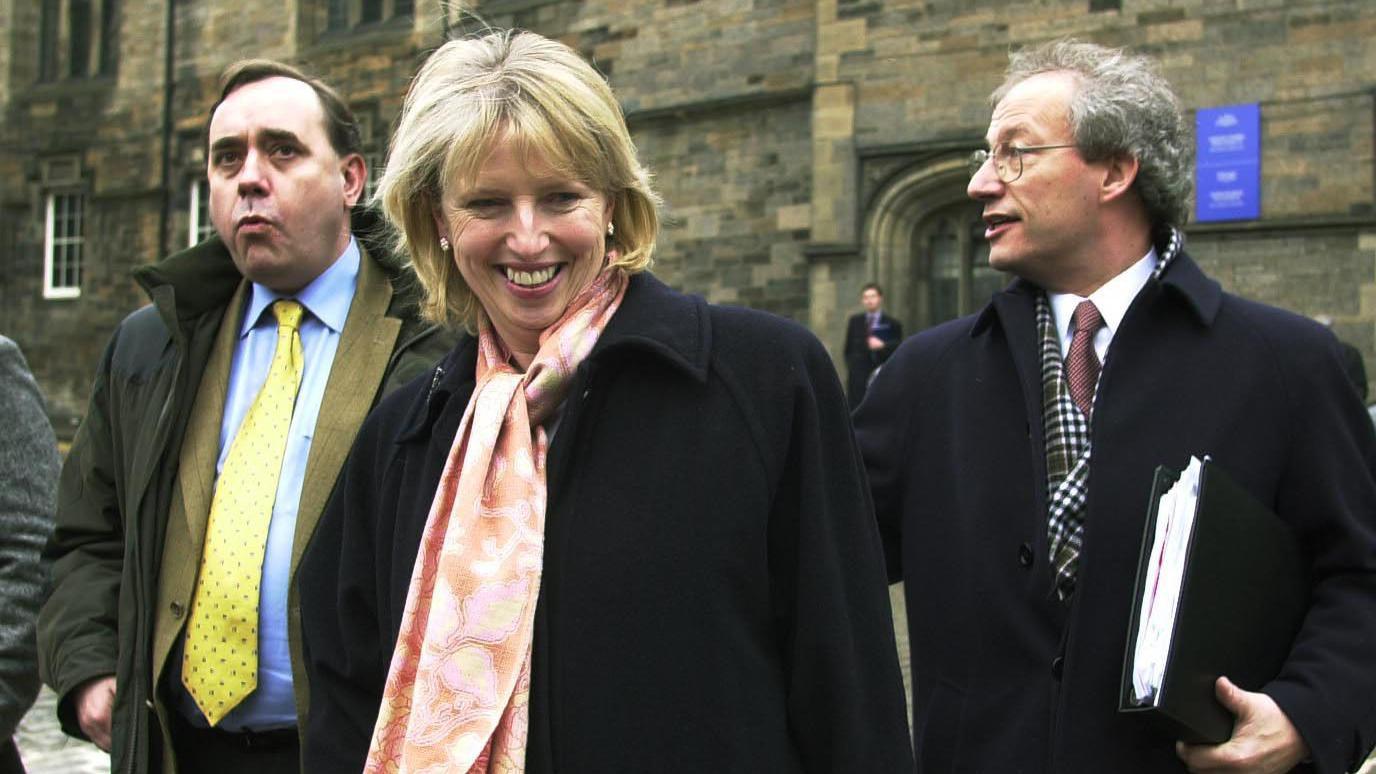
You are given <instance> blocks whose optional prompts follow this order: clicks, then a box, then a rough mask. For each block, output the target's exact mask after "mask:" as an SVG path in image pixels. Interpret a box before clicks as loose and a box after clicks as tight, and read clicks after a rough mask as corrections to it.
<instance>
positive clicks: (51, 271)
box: [43, 192, 85, 298]
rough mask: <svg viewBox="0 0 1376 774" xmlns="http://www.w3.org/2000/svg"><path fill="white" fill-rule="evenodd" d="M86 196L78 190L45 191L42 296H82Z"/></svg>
mask: <svg viewBox="0 0 1376 774" xmlns="http://www.w3.org/2000/svg"><path fill="white" fill-rule="evenodd" d="M84 206H85V196H83V195H82V194H80V193H71V192H68V193H56V192H55V193H50V194H48V208H47V209H48V211H47V216H46V218H45V225H44V229H43V297H44V298H76V297H77V296H79V295H81V253H82V246H83V242H84V238H83V236H82V216H83V212H82V210H83V208H84Z"/></svg>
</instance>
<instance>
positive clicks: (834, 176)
mask: <svg viewBox="0 0 1376 774" xmlns="http://www.w3.org/2000/svg"><path fill="white" fill-rule="evenodd" d="M38 5H39V4H37V3H26V2H21V1H20V0H0V30H5V32H4V33H0V35H3V37H0V215H2V216H3V218H2V219H0V267H3V268H2V269H0V331H3V332H5V333H6V334H7V335H10V336H11V337H13V338H15V339H17V340H18V341H19V342H20V343H21V345H23V346H24V348H25V349H26V351H27V353H28V354H29V358H30V361H31V362H32V363H33V364H34V367H35V369H36V370H37V372H38V375H39V378H40V380H41V381H42V383H43V386H44V388H45V390H46V391H47V393H48V395H49V398H50V402H51V404H52V411H53V414H54V418H55V420H56V421H57V422H58V425H59V431H60V432H63V433H64V435H65V434H69V433H70V430H71V428H72V423H73V422H74V421H75V420H76V419H77V418H78V417H79V416H80V415H81V413H82V412H83V411H84V408H83V407H84V401H85V398H86V394H87V391H88V385H89V379H90V374H91V370H92V368H93V367H94V364H95V363H96V361H97V359H98V358H99V355H100V352H101V350H102V348H103V346H104V342H105V340H106V337H107V336H108V334H109V331H110V330H111V328H112V327H113V326H114V324H115V323H116V322H117V321H118V320H119V319H120V318H121V317H122V316H123V315H125V314H127V313H128V312H129V311H131V310H132V309H134V308H135V307H136V306H138V305H139V304H140V303H142V301H143V299H142V295H141V293H140V292H139V291H138V290H137V289H136V288H135V287H134V286H133V284H132V283H131V282H130V281H129V279H128V272H129V269H130V268H132V267H134V266H136V265H139V264H141V263H146V262H149V261H152V260H155V259H156V258H157V257H158V256H157V254H158V252H159V245H160V243H165V244H166V245H168V246H169V247H170V248H177V247H180V246H181V245H183V244H185V242H186V231H187V228H188V215H187V210H188V207H189V203H190V199H189V191H190V186H191V183H192V182H193V181H194V180H195V179H196V178H197V176H198V175H200V174H201V172H200V170H201V166H202V165H203V163H204V160H203V156H202V151H201V148H200V145H201V135H200V132H201V129H202V126H203V124H204V120H205V111H206V109H207V108H208V107H209V104H210V103H211V101H213V98H214V96H215V79H216V76H217V75H218V73H219V71H220V70H221V69H222V68H223V67H224V66H225V65H226V64H228V63H229V62H231V61H233V60H234V59H237V58H239V57H241V56H247V55H255V56H270V57H278V58H284V59H289V60H293V61H299V62H302V63H304V64H306V65H307V66H308V67H310V68H311V69H313V70H315V71H317V72H320V73H322V74H323V75H324V76H325V77H326V78H327V79H328V80H330V81H331V82H332V83H334V84H336V85H337V86H338V87H339V88H340V89H341V91H342V92H344V93H345V94H347V95H348V96H349V98H350V99H351V101H352V102H353V104H354V106H355V107H356V109H358V110H359V112H360V113H362V114H365V115H367V116H369V117H370V118H371V119H372V120H373V122H374V125H375V126H376V127H379V128H380V129H384V130H385V127H387V126H389V124H390V122H391V120H392V118H393V117H394V116H395V114H396V112H397V109H398V107H399V105H400V100H401V96H402V94H403V93H404V90H405V87H406V84H407V83H408V81H409V79H410V77H411V74H412V73H413V72H414V69H415V66H416V64H417V63H418V62H419V61H420V60H421V59H422V58H423V55H424V52H425V51H426V50H428V49H429V48H432V47H433V46H435V45H437V44H438V43H439V42H440V41H441V40H442V39H443V37H444V35H445V34H446V31H447V30H459V31H462V30H464V29H474V28H475V27H476V24H477V22H476V21H475V18H474V16H473V14H476V15H477V16H479V17H481V19H483V20H485V21H486V22H487V23H490V24H493V25H496V26H507V25H518V26H523V27H526V28H529V29H533V30H536V31H539V32H542V33H544V34H547V35H550V36H553V37H556V38H559V39H561V40H563V41H565V42H567V43H569V44H570V45H573V46H575V47H576V48H578V49H579V50H580V51H583V52H584V53H585V54H587V55H588V56H590V57H592V59H593V60H594V61H595V62H596V64H597V66H598V67H599V68H600V69H601V70H602V71H603V72H604V73H606V74H607V75H608V77H609V78H610V79H611V81H612V84H613V86H614V87H615V88H616V90H617V93H618V96H619V98H620V99H621V101H622V103H623V106H624V107H625V109H626V112H627V115H628V120H629V122H630V124H631V128H632V131H633V133H634V135H635V138H636V141H637V144H638V145H639V147H640V150H641V154H642V157H643V158H644V160H645V161H646V163H647V164H648V165H649V166H650V167H651V168H652V170H653V172H654V173H655V175H656V179H657V181H658V185H659V188H660V189H661V191H662V192H663V193H664V196H665V200H666V210H665V215H666V224H665V228H664V231H663V234H662V236H661V240H660V245H659V251H658V257H657V263H656V271H657V272H658V273H659V274H660V275H661V276H662V277H663V278H665V279H666V280H667V281H669V282H670V283H672V284H674V285H675V286H677V287H680V288H682V289H685V290H688V291H692V292H697V293H702V294H704V295H706V296H707V297H708V298H709V299H711V300H713V301H717V302H722V303H732V304H745V305H749V306H753V307H758V308H763V309H767V310H770V311H773V312H776V313H779V314H782V315H786V316H789V317H792V318H794V319H797V320H799V321H802V322H804V323H805V324H808V325H809V326H811V327H812V328H813V330H814V331H815V332H816V333H817V334H818V336H819V337H821V338H822V340H823V341H824V342H825V343H826V344H827V346H828V347H829V348H831V349H832V350H833V352H834V353H835V352H836V351H837V350H839V347H840V344H841V334H842V331H843V327H844V324H845V317H846V315H848V314H849V313H851V312H852V311H853V309H854V307H855V303H856V296H857V295H858V291H859V287H860V285H861V284H863V283H864V282H865V281H867V280H869V279H871V278H876V277H878V278H881V279H890V278H891V279H893V280H895V281H897V282H898V286H899V287H901V288H919V287H920V286H921V277H922V276H923V275H924V272H925V271H926V265H927V264H926V261H927V257H926V256H924V255H923V254H922V252H921V243H920V240H916V239H914V238H913V237H912V234H914V233H916V232H917V231H918V230H920V229H921V228H922V226H923V223H924V216H925V215H926V214H927V213H930V212H933V211H935V209H937V208H939V207H941V206H943V205H945V204H950V203H951V202H958V201H960V199H961V197H962V190H963V182H962V181H961V179H960V172H959V158H960V156H961V155H962V154H964V153H968V151H969V150H971V149H973V148H974V147H977V146H978V144H979V142H980V139H981V137H982V135H983V131H984V127H985V125H986V124H987V121H988V113H989V107H988V104H987V101H986V98H987V94H988V92H989V91H990V90H991V89H992V88H993V87H994V86H995V85H996V84H997V82H998V81H999V78H1000V72H1001V70H1002V68H1003V66H1004V64H1005V63H1006V52H1007V51H1008V50H1009V49H1010V48H1013V47H1016V46H1019V45H1024V44H1028V43H1036V42H1041V41H1043V40H1047V39H1050V38H1053V37H1058V36H1064V35H1073V36H1078V37H1081V38H1084V39H1089V40H1095V41H1099V42H1104V43H1109V44H1114V45H1127V46H1130V47H1133V48H1135V49H1138V50H1141V51H1145V52H1148V53H1151V54H1153V55H1155V56H1157V57H1159V58H1160V60H1161V62H1162V66H1163V68H1164V71H1165V73H1166V75H1167V76H1168V77H1169V78H1170V79H1171V80H1172V82H1173V83H1175V84H1176V86H1177V88H1178V89H1179V91H1180V94H1181V98H1182V101H1183V103H1184V105H1185V107H1186V108H1187V109H1190V110H1193V109H1195V108H1198V107H1206V106H1214V105H1223V104H1231V103H1236V102H1250V101H1259V102H1261V103H1262V122H1263V133H1264V143H1263V149H1264V155H1263V159H1262V165H1263V205H1262V206H1263V219H1262V221H1261V223H1260V224H1255V225H1252V226H1246V227H1238V226H1222V227H1219V226H1210V227H1207V228H1205V227H1191V233H1190V241H1189V244H1190V246H1191V249H1192V251H1193V252H1194V253H1195V255H1196V256H1197V257H1199V259H1200V260H1201V262H1203V263H1204V264H1205V266H1206V268H1207V269H1208V270H1209V271H1211V272H1212V273H1214V275H1215V276H1217V277H1218V278H1219V279H1220V281H1222V282H1223V284H1224V285H1225V287H1227V288H1229V289H1231V290H1234V291H1237V292H1240V293H1243V294H1244V295H1248V296H1251V297H1254V298H1258V299H1260V300H1263V301H1266V302H1269V303H1275V304H1278V305H1281V306H1284V307H1287V308H1290V309H1293V310H1295V311H1298V312H1300V313H1303V314H1307V315H1315V314H1327V315H1330V316H1332V317H1334V318H1335V320H1336V321H1337V322H1336V325H1335V329H1336V331H1337V332H1338V333H1339V334H1340V335H1341V336H1343V337H1344V338H1346V339H1348V340H1350V341H1352V342H1353V343H1355V344H1356V345H1357V346H1358V347H1360V348H1361V349H1362V351H1363V352H1364V353H1365V354H1366V355H1367V357H1368V359H1369V360H1372V358H1376V190H1374V189H1373V178H1374V172H1373V162H1372V158H1373V133H1374V132H1376V126H1373V115H1376V104H1373V97H1372V95H1373V93H1376V82H1374V81H1373V79H1372V78H1373V76H1372V75H1371V73H1376V6H1372V5H1371V4H1370V3H1366V2H1361V1H1360V0H1347V1H1345V2H1315V3H1308V4H1305V5H1304V6H1303V7H1293V6H1294V4H1287V3H1284V2H1281V1H1280V0H1234V1H1231V2H1209V1H1207V0H1182V1H1181V2H1174V3H1170V4H1163V3H1157V2H1146V1H1145V0H1144V1H1142V2H1133V1H1132V0H1122V2H1093V3H1091V2H1089V1H1088V0H1075V1H1073V2H1072V1H1068V0H1052V1H1051V2H1043V3H1035V4H1029V3H1019V4H1009V3H1004V2H995V1H994V0H623V1H621V2H612V1H611V0H582V1H581V2H575V1H574V0H486V2H479V3H463V4H462V6H463V7H464V8H465V9H466V11H465V12H464V14H460V13H458V12H457V11H455V9H456V8H457V7H458V6H459V4H454V3H445V4H444V6H443V7H444V8H447V9H448V11H445V10H442V6H441V3H440V1H439V0H417V2H416V3H415V14H414V16H412V17H407V18H398V19H392V20H389V21H385V22H382V23H378V24H372V25H368V26H366V27H360V28H357V29H353V30H349V31H344V32H323V28H324V20H325V8H326V3H325V2H323V0H274V2H267V1H266V0H246V1H245V2H242V3H228V2H224V1H223V0H181V1H180V2H178V3H176V4H175V14H174V22H173V27H172V32H173V37H174V40H175V42H174V46H173V56H172V76H173V84H172V86H173V88H172V89H171V94H172V97H171V106H170V115H169V118H170V125H171V130H172V131H171V138H170V144H169V147H168V148H167V155H168V157H169V158H170V167H169V168H168V170H166V174H164V169H163V157H164V142H163V121H164V81H163V72H164V60H165V55H166V41H167V38H168V35H167V32H168V31H167V29H166V26H165V19H166V12H167V4H166V0H156V1H155V0H122V2H120V3H119V5H120V8H121V14H122V15H121V20H120V32H119V41H120V43H119V63H118V69H117V72H116V74H114V75H113V76H106V77H96V78H87V79H78V80H60V81H58V82H56V83H49V84H39V83H36V79H37V48H36V40H37V37H38V36H37V30H38V26H39V19H38V12H37V10H36V9H37V7H38ZM1091 7H1094V8H1099V7H1107V8H1108V10H1103V11H1091V10H1090V9H1091ZM465 14H466V15H465ZM378 150H379V152H380V146H379V149H378ZM63 155H69V156H70V155H74V156H76V157H77V158H78V159H79V160H80V169H81V187H82V189H83V190H85V191H86V192H87V193H88V201H87V213H88V221H87V227H86V255H85V270H86V274H85V277H84V279H83V285H82V295H81V297H80V298H79V299H75V300H62V301H57V300H44V299H43V298H42V294H41V272H42V265H43V244H42V237H43V219H42V216H43V212H42V205H43V195H44V193H45V189H44V188H43V186H42V184H41V180H40V179H39V178H40V174H41V163H42V162H43V161H44V160H45V159H51V158H54V157H58V156H63ZM164 178H166V179H167V180H168V181H169V182H170V185H169V187H168V189H167V190H164V188H163V186H164V182H163V181H164ZM914 181H917V182H914ZM919 183H920V185H919ZM900 184H902V185H909V184H911V185H913V186H914V191H917V193H914V194H913V195H911V196H907V195H904V196H894V195H892V194H893V192H894V190H895V189H894V186H896V185H900ZM919 188H920V189H921V190H920V191H918V189H919ZM886 208H888V209H886ZM160 229H164V230H163V231H161V232H160ZM911 292H917V291H916V290H912V291H911ZM911 292H910V291H909V290H905V291H904V297H905V298H908V297H909V296H910V295H911ZM911 308H912V310H914V311H913V314H914V315H915V314H917V311H916V310H920V309H922V308H925V307H923V306H922V305H921V304H912V305H911ZM905 322H907V323H908V327H909V328H910V329H911V328H918V327H921V325H922V323H923V321H922V320H920V319H908V320H905ZM1372 366H1373V368H1372V370H1373V372H1376V360H1372Z"/></svg>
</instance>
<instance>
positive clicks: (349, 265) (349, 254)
mask: <svg viewBox="0 0 1376 774" xmlns="http://www.w3.org/2000/svg"><path fill="white" fill-rule="evenodd" d="M360 260H361V256H360V254H359V251H358V241H357V240H356V239H354V238H353V237H352V236H350V237H349V246H348V247H345V248H344V252H343V253H342V254H340V256H339V258H338V259H337V260H336V261H335V262H334V263H333V264H331V265H330V267H329V268H328V269H326V270H325V271H323V272H321V273H320V276H319V277H316V278H315V279H313V280H311V283H310V284H309V285H307V286H306V287H304V288H302V289H301V292H299V293H297V294H296V295H294V296H284V295H282V294H280V293H278V292H276V291H273V290H269V289H268V288H266V287H263V286H262V285H259V284H258V283H256V282H255V283H253V293H252V295H251V296H250V297H249V302H248V309H247V310H246V311H245V313H244V321H243V324H242V325H241V326H240V328H239V337H240V338H243V337H244V336H247V335H248V332H249V331H250V330H251V329H252V328H253V327H254V326H255V325H257V324H258V323H259V321H260V320H261V319H262V316H263V312H264V311H265V310H266V309H267V308H268V307H269V306H272V302H274V301H277V300H279V299H283V298H295V299H296V300H297V301H299V302H301V306H303V307H305V308H306V311H308V312H310V313H311V316H312V317H314V318H315V319H317V320H319V321H320V322H322V323H324V324H325V327H327V328H329V329H330V330H332V331H334V332H335V333H339V332H340V331H342V330H344V321H345V319H347V318H348V316H349V305H350V303H351V302H352V301H353V297H354V289H355V288H356V287H357V286H358V268H359V262H360Z"/></svg>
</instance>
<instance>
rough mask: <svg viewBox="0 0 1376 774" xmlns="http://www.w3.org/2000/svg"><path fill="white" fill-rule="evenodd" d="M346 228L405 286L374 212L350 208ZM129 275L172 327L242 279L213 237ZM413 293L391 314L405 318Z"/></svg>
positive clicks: (222, 298) (212, 305)
mask: <svg viewBox="0 0 1376 774" xmlns="http://www.w3.org/2000/svg"><path fill="white" fill-rule="evenodd" d="M350 228H351V230H352V231H353V234H354V236H355V237H357V238H358V242H359V245H360V247H361V248H363V250H365V251H366V253H367V255H368V256H369V257H370V258H372V259H373V260H374V261H376V262H377V264H378V266H379V267H380V268H381V269H382V270H383V272H384V274H385V275H386V276H387V279H388V281H389V282H390V283H391V285H392V286H393V287H394V288H396V287H398V286H399V285H400V286H401V287H403V288H404V287H406V286H407V285H408V284H409V283H408V281H407V280H408V276H407V271H408V270H407V268H406V267H405V266H404V264H403V262H402V261H401V260H399V259H397V258H396V257H394V256H392V255H391V252H390V251H389V250H388V249H387V245H386V241H385V234H386V230H385V229H384V228H383V227H382V220H381V218H380V217H379V215H378V213H377V211H376V210H374V209H372V208H370V207H355V208H354V210H353V212H352V213H351V214H350ZM133 277H134V280H135V281H136V282H138V284H139V285H140V286H141V287H142V288H143V289H144V292H146V293H147V294H148V297H149V298H150V299H152V301H153V303H154V304H156V305H157V306H158V308H159V310H160V311H161V313H162V315H163V318H164V320H165V321H166V322H167V323H168V325H169V327H171V328H174V329H175V328H179V327H180V325H181V324H182V323H183V322H184V321H187V320H194V319H197V318H199V317H200V316H202V315H204V314H206V313H207V312H218V311H219V310H221V309H223V308H224V306H225V304H227V303H229V300H230V297H232V296H233V295H234V291H235V290H237V289H238V287H239V283H240V281H242V280H243V276H242V275H241V274H239V269H238V267H236V266H235V265H234V259H233V258H231V257H230V255H229V250H228V248H226V247H225V244H224V242H222V241H221V240H220V237H219V236H218V235H212V236H211V237H210V238H209V239H207V240H205V241H204V242H201V243H200V244H198V245H195V246H193V247H189V248H187V249H185V250H182V251H180V252H177V253H173V254H172V255H170V256H168V257H167V258H166V259H165V260H163V261H161V262H159V263H156V264H153V265H151V266H140V267H138V268H136V269H134V271H133ZM412 295H413V294H406V295H405V302H404V303H403V306H405V307H406V308H405V309H397V308H394V309H392V310H391V311H392V312H393V313H394V314H396V315H397V316H403V317H406V316H410V315H409V314H408V312H409V311H411V310H412V309H414V307H415V306H416V304H415V301H414V299H413V298H412V297H411V296H412ZM398 301H402V299H400V298H399V299H398ZM394 306H395V305H394Z"/></svg>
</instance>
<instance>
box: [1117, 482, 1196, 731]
mask: <svg viewBox="0 0 1376 774" xmlns="http://www.w3.org/2000/svg"><path fill="white" fill-rule="evenodd" d="M1203 465H1204V463H1203V462H1201V461H1200V460H1199V458H1198V457H1191V458H1190V464H1189V465H1188V466H1187V467H1186V468H1185V471H1184V472H1183V473H1181V474H1180V479H1179V480H1177V481H1176V482H1175V484H1174V485H1172V486H1171V488H1170V490H1168V491H1167V492H1166V493H1165V494H1163V495H1161V499H1160V500H1159V501H1158V502H1157V506H1156V538H1155V540H1154V541H1153V543H1152V549H1151V561H1150V564H1149V565H1148V566H1147V582H1146V584H1145V585H1144V586H1143V590H1142V599H1141V607H1140V608H1138V609H1139V610H1140V611H1141V613H1140V618H1139V620H1138V624H1137V627H1138V628H1137V649H1136V651H1135V652H1134V653H1133V661H1132V689H1133V693H1134V698H1136V700H1137V703H1138V704H1151V705H1155V704H1156V699H1157V696H1158V695H1159V693H1160V689H1161V681H1162V679H1163V678H1164V677H1165V671H1166V657H1167V656H1169V655H1170V650H1171V634H1172V631H1173V630H1174V627H1175V612H1176V609H1177V608H1178V607H1179V605H1180V584H1181V580H1182V579H1183V577H1184V574H1185V556H1186V553H1187V552H1188V551H1189V548H1190V535H1191V534H1192V533H1193V532H1194V514H1195V505H1196V504H1197V503H1198V501H1199V475H1200V472H1201V471H1202V470H1203Z"/></svg>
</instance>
